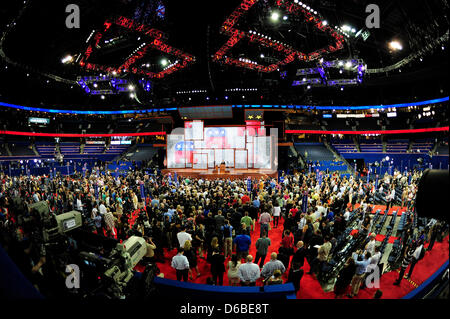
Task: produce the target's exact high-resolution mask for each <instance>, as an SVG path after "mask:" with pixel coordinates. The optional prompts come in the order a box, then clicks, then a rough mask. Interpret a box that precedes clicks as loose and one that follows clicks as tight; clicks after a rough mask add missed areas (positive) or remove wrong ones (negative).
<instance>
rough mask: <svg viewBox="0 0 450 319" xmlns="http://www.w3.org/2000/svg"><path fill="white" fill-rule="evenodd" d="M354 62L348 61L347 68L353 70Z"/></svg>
mask: <svg viewBox="0 0 450 319" xmlns="http://www.w3.org/2000/svg"><path fill="white" fill-rule="evenodd" d="M352 65H353V64H352V61H348V62H347V63H345V67H346V68H351V67H352Z"/></svg>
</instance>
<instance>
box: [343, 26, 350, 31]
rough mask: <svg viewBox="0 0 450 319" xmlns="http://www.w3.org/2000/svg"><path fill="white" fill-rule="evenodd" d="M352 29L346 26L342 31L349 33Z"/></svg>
mask: <svg viewBox="0 0 450 319" xmlns="http://www.w3.org/2000/svg"><path fill="white" fill-rule="evenodd" d="M351 29H352V28H351V27H350V26H348V25H344V26H342V30H344V31H345V32H349V31H350V30H351Z"/></svg>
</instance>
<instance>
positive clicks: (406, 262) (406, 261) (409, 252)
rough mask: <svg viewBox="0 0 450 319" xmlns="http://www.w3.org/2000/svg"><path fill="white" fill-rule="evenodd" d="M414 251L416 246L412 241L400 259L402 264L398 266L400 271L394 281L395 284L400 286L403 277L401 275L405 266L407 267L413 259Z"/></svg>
mask: <svg viewBox="0 0 450 319" xmlns="http://www.w3.org/2000/svg"><path fill="white" fill-rule="evenodd" d="M415 251H416V247H415V245H414V243H411V245H410V246H409V248H408V250H407V251H406V254H405V255H404V257H403V259H402V265H401V267H400V273H399V275H398V278H397V280H396V281H395V282H394V285H395V286H400V282H401V281H402V279H403V275H404V274H405V271H406V268H408V266H409V264H410V263H411V261H412V259H413V256H414V252H415Z"/></svg>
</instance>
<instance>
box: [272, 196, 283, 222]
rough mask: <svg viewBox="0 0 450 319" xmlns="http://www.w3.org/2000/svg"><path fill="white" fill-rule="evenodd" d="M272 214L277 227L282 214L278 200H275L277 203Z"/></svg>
mask: <svg viewBox="0 0 450 319" xmlns="http://www.w3.org/2000/svg"><path fill="white" fill-rule="evenodd" d="M272 215H273V228H277V227H278V222H279V221H280V215H281V207H280V205H279V203H278V201H275V205H274V206H273V208H272Z"/></svg>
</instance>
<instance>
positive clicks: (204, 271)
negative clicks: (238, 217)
mask: <svg viewBox="0 0 450 319" xmlns="http://www.w3.org/2000/svg"><path fill="white" fill-rule="evenodd" d="M378 208H379V206H377V209H378ZM384 208H385V207H384ZM392 210H394V208H393V209H392ZM390 212H391V211H390ZM282 225H283V219H282V218H281V219H280V223H279V227H278V228H276V229H274V228H273V225H271V227H272V229H271V230H270V231H269V238H270V239H271V241H272V245H271V246H270V247H269V250H268V254H267V257H266V260H265V261H266V262H267V261H268V260H269V258H270V254H271V253H272V252H278V248H279V246H280V242H281V237H282V231H283V226H282ZM259 231H260V226H259V224H258V223H257V224H256V229H255V230H254V231H253V232H251V236H250V237H251V240H252V244H251V248H250V252H249V253H250V254H251V255H252V256H253V257H255V256H256V248H255V242H256V240H257V239H258V238H259ZM377 239H381V238H377ZM426 246H427V245H426ZM175 254H176V249H173V250H171V251H167V250H166V249H164V255H165V257H166V259H165V262H164V263H157V265H158V267H159V269H160V270H161V272H162V273H163V274H164V277H165V278H167V279H173V280H176V275H175V270H174V269H173V268H172V267H171V266H170V262H171V260H172V257H173V256H174V255H175ZM448 258H449V242H448V236H447V238H446V239H444V241H443V242H442V243H438V242H436V243H435V245H434V248H433V250H432V251H431V252H427V253H426V255H425V257H424V259H423V260H421V261H420V262H418V263H417V265H416V267H415V269H414V273H413V276H412V278H411V280H406V279H403V280H402V282H401V284H400V286H394V285H393V283H394V281H395V280H396V279H397V277H398V271H397V270H395V271H391V272H388V273H385V274H384V275H383V276H382V277H381V280H380V290H382V291H383V297H382V298H383V299H400V298H402V297H403V296H405V295H406V294H408V293H409V292H411V291H412V290H414V289H415V288H417V286H419V285H421V284H422V283H423V282H424V281H425V280H427V279H428V278H429V277H430V276H431V275H432V274H434V272H436V271H437V270H438V269H439V268H440V267H441V266H442V265H443V264H444V263H445V262H446V261H447V260H448ZM228 261H229V258H228V259H227V261H226V263H227V262H228ZM198 268H199V271H200V273H201V276H200V277H198V278H196V273H195V270H193V275H194V280H189V282H193V283H197V284H206V280H207V278H208V277H211V273H210V265H209V263H207V262H206V260H205V259H203V258H198ZM303 270H304V276H303V278H302V280H301V283H300V290H299V292H298V294H297V298H298V299H333V298H334V293H333V292H332V291H331V292H324V291H323V289H322V287H321V285H320V284H319V282H318V281H317V279H315V277H313V276H311V275H308V274H307V272H309V270H310V266H309V264H308V262H307V261H306V260H305V264H304V267H303ZM287 273H288V271H286V273H285V274H284V275H283V278H284V280H286V279H287ZM223 282H224V286H227V285H228V278H227V274H226V272H225V274H224V280H223ZM257 285H261V279H260V280H258V281H257ZM376 290H377V289H376V288H371V289H362V290H360V292H359V294H358V296H356V297H355V298H353V299H372V298H373V295H374V294H375V292H376ZM344 299H348V298H347V297H344Z"/></svg>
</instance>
